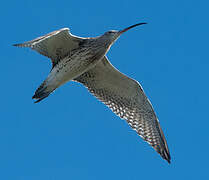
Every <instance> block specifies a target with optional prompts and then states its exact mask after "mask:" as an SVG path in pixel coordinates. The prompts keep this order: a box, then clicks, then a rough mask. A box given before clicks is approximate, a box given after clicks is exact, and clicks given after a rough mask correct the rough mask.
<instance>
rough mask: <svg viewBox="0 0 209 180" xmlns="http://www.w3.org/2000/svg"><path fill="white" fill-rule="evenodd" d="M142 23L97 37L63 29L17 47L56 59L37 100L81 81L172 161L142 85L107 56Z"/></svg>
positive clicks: (37, 92) (37, 91)
mask: <svg viewBox="0 0 209 180" xmlns="http://www.w3.org/2000/svg"><path fill="white" fill-rule="evenodd" d="M142 24H145V23H139V24H136V25H133V26H130V27H128V28H125V29H124V30H121V31H108V32H106V33H105V34H103V35H102V36H99V37H95V38H81V37H77V36H73V35H72V34H70V33H69V29H68V28H63V29H60V30H58V31H54V32H52V33H49V34H47V35H45V36H42V37H39V38H36V39H34V40H32V41H28V42H25V43H22V44H15V46H19V47H30V48H32V49H34V50H36V51H38V52H39V53H40V54H42V55H44V56H47V57H49V58H50V59H51V61H52V70H51V72H50V74H49V76H48V77H47V78H46V80H45V81H44V82H43V83H42V84H41V85H40V87H39V88H38V89H37V90H36V92H35V95H34V96H33V98H34V99H37V101H36V102H39V101H41V100H42V99H44V98H46V97H47V96H49V94H50V93H51V92H53V91H54V90H55V89H56V88H58V87H59V86H61V85H62V84H64V83H66V82H68V81H70V80H74V81H76V82H80V83H82V84H83V85H84V86H86V87H87V88H88V90H89V91H90V92H91V93H92V94H93V95H94V96H96V97H97V98H98V99H99V100H101V101H102V102H103V103H104V104H106V105H107V106H108V107H109V108H110V109H111V110H112V111H113V112H114V113H116V114H117V115H118V116H119V117H121V118H122V119H125V120H126V121H127V122H128V124H129V125H130V126H131V127H132V128H133V129H134V130H135V131H136V132H137V133H138V135H139V136H141V137H142V138H143V139H144V140H145V141H146V142H148V143H149V144H150V145H151V146H152V147H153V148H154V149H155V150H156V151H157V152H158V153H159V154H160V155H161V156H162V158H164V159H165V160H167V161H168V162H169V163H170V153H169V150H168V146H167V143H166V140H165V137H164V134H163V132H162V129H161V127H160V124H159V121H158V119H157V117H156V115H155V112H154V110H153V107H152V105H151V103H150V102H149V100H148V99H147V97H146V95H145V93H144V91H143V89H142V87H141V86H140V84H139V83H138V82H137V81H135V80H133V79H131V78H129V77H127V76H125V75H124V74H122V73H120V72H119V71H118V70H117V69H115V68H114V67H113V66H112V65H111V64H110V62H109V61H108V59H107V57H106V53H107V52H108V50H109V48H110V47H111V45H112V44H113V43H114V42H115V41H116V40H117V39H118V38H119V36H120V35H121V34H122V33H124V32H126V31H127V30H129V29H131V28H133V27H135V26H138V25H142Z"/></svg>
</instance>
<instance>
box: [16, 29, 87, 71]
mask: <svg viewBox="0 0 209 180" xmlns="http://www.w3.org/2000/svg"><path fill="white" fill-rule="evenodd" d="M84 39H85V38H81V37H77V36H73V35H72V34H71V33H70V32H69V28H63V29H60V30H57V31H53V32H51V33H49V34H46V35H44V36H41V37H38V38H36V39H34V40H31V41H27V42H24V43H21V44H14V46H18V47H30V48H31V49H34V50H35V51H37V52H39V53H40V54H42V55H44V56H47V57H49V58H51V60H52V64H53V67H54V65H56V64H57V62H58V61H59V60H60V59H62V58H63V57H64V56H66V55H67V54H68V53H69V52H70V51H71V50H73V49H75V48H77V47H79V44H80V43H81V42H82V41H83V40H84Z"/></svg>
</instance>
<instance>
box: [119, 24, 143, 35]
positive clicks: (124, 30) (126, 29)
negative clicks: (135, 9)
mask: <svg viewBox="0 0 209 180" xmlns="http://www.w3.org/2000/svg"><path fill="white" fill-rule="evenodd" d="M143 24H147V23H138V24H134V25H132V26H129V27H127V28H125V29H123V30H120V31H119V34H122V33H124V32H126V31H128V30H129V29H132V28H134V27H136V26H140V25H143Z"/></svg>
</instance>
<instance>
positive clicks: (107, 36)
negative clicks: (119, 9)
mask: <svg viewBox="0 0 209 180" xmlns="http://www.w3.org/2000/svg"><path fill="white" fill-rule="evenodd" d="M143 24H147V23H138V24H134V25H132V26H129V27H127V28H125V29H122V30H119V31H117V30H110V31H107V32H105V33H104V34H103V35H102V36H101V38H102V39H103V40H105V42H106V43H107V44H108V45H109V46H110V45H112V44H113V43H114V42H115V41H116V40H117V39H118V38H119V37H120V35H121V34H123V33H124V32H126V31H128V30H129V29H132V28H134V27H136V26H140V25H143Z"/></svg>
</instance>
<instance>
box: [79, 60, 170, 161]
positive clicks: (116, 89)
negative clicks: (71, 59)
mask: <svg viewBox="0 0 209 180" xmlns="http://www.w3.org/2000/svg"><path fill="white" fill-rule="evenodd" d="M75 81H77V82H80V83H82V84H83V85H84V86H86V87H87V88H88V90H89V91H90V92H91V93H92V94H93V95H95V96H96V97H97V98H98V99H100V100H101V101H102V102H103V103H104V104H106V105H107V106H108V107H109V108H110V109H111V110H112V111H113V112H114V113H116V114H117V115H118V116H120V117H121V118H123V119H125V120H126V121H127V122H128V124H129V125H130V126H131V127H132V128H133V129H134V130H136V131H137V133H138V134H139V135H140V136H141V137H142V138H143V139H144V140H145V141H147V142H148V143H149V144H150V145H151V146H152V147H153V148H154V149H155V150H156V151H157V152H158V153H159V154H160V155H161V156H162V157H163V158H164V159H166V160H167V161H168V162H169V163H170V154H169V150H168V146H167V143H166V140H165V137H164V134H163V132H162V129H161V127H160V124H159V121H158V119H157V117H156V115H155V112H154V110H153V108H152V105H151V103H150V102H149V100H148V99H147V97H146V95H145V94H144V92H143V90H142V88H141V86H140V84H139V83H138V82H136V81H135V80H133V79H131V78H129V77H127V76H125V75H124V74H122V73H120V72H119V71H118V70H117V69H115V68H114V67H113V66H112V65H111V64H110V62H109V61H108V59H107V57H104V58H103V59H102V60H101V61H100V62H99V63H98V64H97V65H96V66H95V67H94V68H93V69H91V70H89V71H88V72H86V73H84V74H82V75H81V76H80V77H78V78H76V79H75Z"/></svg>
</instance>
